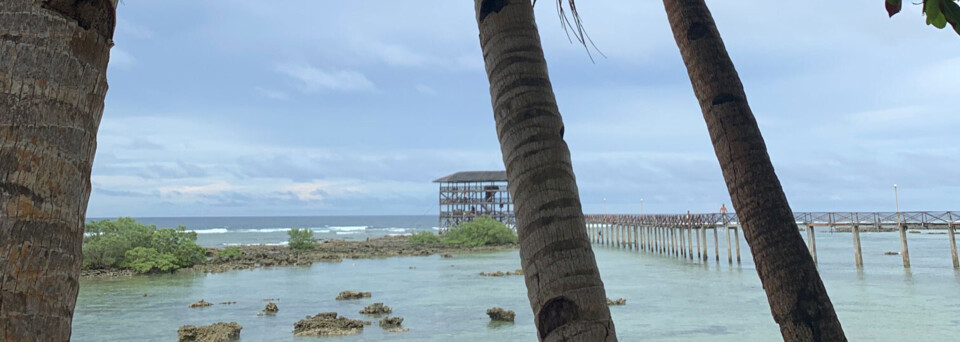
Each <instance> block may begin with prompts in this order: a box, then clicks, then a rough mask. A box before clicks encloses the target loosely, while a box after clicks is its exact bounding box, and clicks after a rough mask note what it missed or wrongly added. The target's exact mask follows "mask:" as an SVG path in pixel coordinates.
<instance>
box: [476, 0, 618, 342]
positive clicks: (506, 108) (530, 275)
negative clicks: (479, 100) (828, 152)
mask: <svg viewBox="0 0 960 342" xmlns="http://www.w3.org/2000/svg"><path fill="white" fill-rule="evenodd" d="M475 4H476V13H477V23H478V25H479V27H480V46H481V48H482V50H483V58H484V61H485V63H486V70H487V76H488V77H489V80H490V97H491V102H492V105H493V113H494V118H495V120H496V126H497V136H498V137H499V140H500V148H501V151H502V152H503V162H504V164H505V166H506V169H507V178H508V179H509V188H510V192H511V193H512V196H513V199H514V202H515V205H516V207H515V212H516V216H517V232H518V234H519V237H520V260H521V263H522V266H523V271H524V278H525V282H526V285H527V294H528V297H529V299H530V306H531V307H532V308H533V312H534V315H535V323H536V325H537V333H538V337H539V339H540V340H541V341H616V333H615V330H614V326H613V320H612V319H611V318H610V310H609V309H608V308H607V304H606V293H605V292H604V288H603V282H602V281H601V280H600V272H599V269H598V268H597V263H596V258H595V256H594V254H593V250H592V249H591V247H590V240H589V238H588V236H587V232H586V225H585V222H584V218H583V211H582V208H581V206H580V195H579V193H578V190H577V184H576V179H575V177H574V174H573V167H572V165H571V163H570V150H569V149H568V147H567V144H566V142H564V140H563V122H562V120H561V117H560V111H559V109H558V108H557V102H556V98H555V97H554V94H553V88H552V86H551V85H550V78H549V77H548V74H547V63H546V60H545V59H544V55H543V49H542V47H541V44H540V34H539V32H538V31H537V25H536V21H535V19H534V13H533V6H532V5H531V3H530V1H529V0H476V1H475Z"/></svg>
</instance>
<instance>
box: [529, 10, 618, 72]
mask: <svg viewBox="0 0 960 342" xmlns="http://www.w3.org/2000/svg"><path fill="white" fill-rule="evenodd" d="M566 1H567V6H569V7H570V15H567V11H566V10H565V9H564V5H563V2H564V0H557V16H559V17H560V26H561V27H563V32H565V33H566V34H567V40H569V41H570V43H573V39H574V38H575V39H576V40H577V42H578V43H580V44H581V45H583V47H584V49H586V50H587V55H588V56H590V60H591V61H593V55H592V54H591V53H590V48H591V47H592V48H593V49H594V50H596V51H597V53H599V54H600V56H603V57H607V56H606V55H604V54H603V52H602V51H600V49H598V48H597V45H596V44H594V43H593V39H590V35H589V34H587V30H586V29H585V28H584V27H583V21H582V20H581V19H580V14H579V13H578V12H577V5H576V3H575V2H574V0H566ZM533 5H534V6H536V5H537V0H533ZM571 32H572V33H573V35H572V36H571V34H570V33H571Z"/></svg>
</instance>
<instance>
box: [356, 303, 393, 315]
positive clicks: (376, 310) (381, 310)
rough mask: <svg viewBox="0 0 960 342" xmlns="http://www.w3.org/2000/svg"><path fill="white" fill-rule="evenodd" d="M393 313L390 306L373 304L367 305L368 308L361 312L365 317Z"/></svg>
mask: <svg viewBox="0 0 960 342" xmlns="http://www.w3.org/2000/svg"><path fill="white" fill-rule="evenodd" d="M391 312H393V309H391V308H390V307H389V306H386V305H383V303H373V304H370V305H367V307H365V308H363V310H361V311H360V313H362V314H364V315H383V314H388V313H391Z"/></svg>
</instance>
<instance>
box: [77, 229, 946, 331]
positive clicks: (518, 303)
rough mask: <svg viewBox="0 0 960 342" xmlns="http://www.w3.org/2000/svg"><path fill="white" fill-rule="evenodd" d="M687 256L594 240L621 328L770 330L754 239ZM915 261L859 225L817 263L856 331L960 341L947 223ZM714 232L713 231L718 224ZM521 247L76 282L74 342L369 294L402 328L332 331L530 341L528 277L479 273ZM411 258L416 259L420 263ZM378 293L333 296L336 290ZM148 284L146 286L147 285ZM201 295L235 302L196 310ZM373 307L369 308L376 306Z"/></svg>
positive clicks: (348, 309) (833, 241) (823, 250)
mask: <svg viewBox="0 0 960 342" xmlns="http://www.w3.org/2000/svg"><path fill="white" fill-rule="evenodd" d="M720 238H721V246H720V248H721V251H720V254H721V261H720V262H716V261H714V260H713V258H712V255H713V254H714V252H713V243H712V241H711V243H710V255H711V259H710V261H709V262H706V263H702V262H699V261H690V260H682V259H677V258H673V257H667V256H663V255H659V254H650V253H645V252H638V251H631V250H624V249H613V248H608V247H595V251H596V254H597V259H598V263H599V265H600V270H601V274H602V276H603V279H604V282H605V284H606V288H607V292H608V295H609V296H610V297H611V298H618V297H623V298H626V299H627V305H626V306H619V307H611V311H612V314H613V317H614V320H615V324H616V327H617V331H618V334H619V336H620V339H621V340H623V341H775V340H778V339H779V338H780V337H779V331H778V329H777V326H776V324H775V323H774V322H773V319H772V318H771V317H770V313H769V308H768V306H767V303H766V298H765V296H764V294H763V290H762V288H761V286H760V281H759V279H758V278H757V274H756V271H755V269H754V268H753V264H752V261H751V259H750V256H749V254H748V251H749V248H747V246H746V244H745V243H743V242H742V241H741V247H742V249H743V252H744V255H743V258H742V259H743V262H742V263H741V264H739V265H738V264H736V263H735V262H734V263H733V264H732V265H731V264H728V263H727V261H726V251H725V244H726V242H725V239H724V237H723V236H722V235H721V237H720ZM909 238H910V251H911V257H912V261H913V267H912V268H911V269H910V270H904V269H903V267H902V266H901V264H900V263H901V259H900V257H899V256H887V255H883V252H884V251H897V250H899V240H898V236H897V234H896V233H863V234H862V240H863V251H864V263H865V267H864V269H863V270H862V271H858V270H857V269H856V268H855V267H854V266H853V252H852V248H851V246H852V240H851V235H850V234H849V233H829V232H826V231H823V232H818V235H817V247H818V249H819V260H820V269H821V274H822V276H823V279H824V282H825V284H826V286H827V289H828V291H829V293H830V296H831V298H832V300H833V303H834V305H835V307H836V308H837V311H838V314H839V315H840V319H841V322H842V323H843V326H844V329H845V331H846V332H847V336H848V338H849V339H850V340H852V341H913V340H923V341H954V340H960V273H958V272H957V271H955V270H953V268H952V264H951V262H950V258H949V247H948V245H947V240H946V236H945V235H935V234H909ZM710 239H711V240H712V236H711V237H710ZM519 264H520V261H519V255H518V252H517V251H505V252H496V253H483V254H467V255H456V256H455V257H454V258H449V259H442V258H440V257H438V256H429V257H403V258H389V259H373V260H345V261H343V262H342V263H317V264H314V265H313V266H311V267H283V268H268V269H261V270H253V271H235V272H228V273H222V274H209V275H164V276H151V277H135V278H132V279H111V280H85V281H82V282H81V289H80V296H79V300H78V304H77V312H76V315H75V319H74V336H73V340H74V341H172V340H175V339H176V330H177V328H178V327H179V326H180V325H184V324H210V323H213V322H217V321H236V322H239V323H240V324H241V325H243V326H244V329H243V332H242V334H241V335H242V341H312V340H314V338H294V337H293V334H292V332H291V331H292V329H293V323H294V322H296V321H297V320H299V319H301V318H303V317H304V316H305V315H308V314H309V315H312V314H316V313H318V312H326V311H337V312H339V313H341V314H343V315H345V316H347V317H350V318H362V315H360V314H358V313H357V312H358V311H359V310H360V309H362V308H363V306H365V305H367V304H370V303H373V302H384V303H386V304H387V305H389V306H391V307H393V309H394V315H398V316H402V317H404V318H405V321H404V326H405V327H408V328H410V331H409V332H406V333H392V334H391V333H385V332H383V330H381V329H380V328H379V327H377V326H376V324H374V325H372V326H368V327H367V328H366V329H365V330H364V332H363V333H361V334H359V335H355V336H346V337H329V338H322V339H318V340H325V341H380V340H393V341H535V340H536V336H535V330H534V325H533V315H532V313H531V312H530V309H529V304H528V302H527V300H526V289H525V287H524V284H523V279H522V277H519V276H514V277H503V278H492V277H481V276H479V275H477V273H479V272H489V271H496V270H513V269H516V268H519ZM411 267H413V268H411ZM347 289H351V290H363V291H371V292H373V298H370V299H363V300H357V301H337V300H335V299H334V298H335V297H336V295H337V293H338V292H339V291H341V290H347ZM144 293H147V294H148V296H147V297H143V294H144ZM271 297H272V298H276V297H279V298H280V300H279V301H278V302H277V304H278V305H279V306H280V312H279V313H278V314H277V315H276V316H273V317H268V316H264V317H258V316H257V315H256V312H257V311H258V310H260V309H262V308H263V306H264V305H265V304H266V302H264V301H263V300H262V299H263V298H271ZM199 299H206V300H207V301H211V302H221V301H228V300H229V301H237V302H238V303H237V304H234V305H219V304H218V305H214V306H212V307H209V308H205V309H188V308H187V305H188V304H190V303H192V302H194V301H197V300H199ZM493 306H501V307H504V308H508V309H512V310H515V311H516V312H517V319H516V323H515V324H506V325H490V324H489V319H488V318H487V316H486V314H485V310H486V309H487V308H490V307H493ZM371 320H372V319H371Z"/></svg>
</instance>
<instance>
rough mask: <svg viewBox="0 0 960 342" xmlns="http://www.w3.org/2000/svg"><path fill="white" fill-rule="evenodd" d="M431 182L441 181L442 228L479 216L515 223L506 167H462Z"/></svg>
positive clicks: (509, 223)
mask: <svg viewBox="0 0 960 342" xmlns="http://www.w3.org/2000/svg"><path fill="white" fill-rule="evenodd" d="M433 182H434V183H440V225H439V227H440V229H441V230H444V229H447V228H451V227H454V226H456V225H457V224H459V223H460V222H465V221H470V220H473V219H474V218H476V217H482V216H489V217H491V218H493V219H496V220H498V221H500V222H503V223H504V224H506V225H507V226H509V227H511V228H512V227H514V226H515V223H516V219H515V218H514V216H513V200H512V199H511V198H510V192H509V191H508V190H507V172H506V171H463V172H457V173H454V174H451V175H449V176H446V177H443V178H440V179H437V180H435V181H433Z"/></svg>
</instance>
